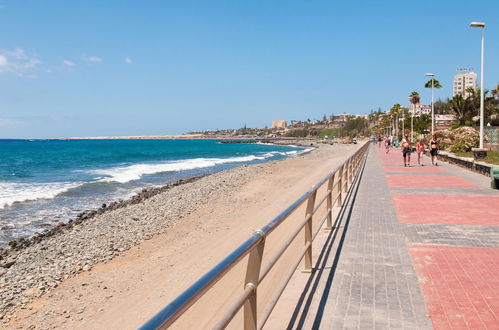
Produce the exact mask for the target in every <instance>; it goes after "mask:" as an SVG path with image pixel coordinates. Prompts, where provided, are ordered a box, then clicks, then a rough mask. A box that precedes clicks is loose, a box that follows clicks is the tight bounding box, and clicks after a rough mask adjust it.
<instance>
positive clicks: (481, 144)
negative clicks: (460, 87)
mask: <svg viewBox="0 0 499 330" xmlns="http://www.w3.org/2000/svg"><path fill="white" fill-rule="evenodd" d="M470 27H480V28H482V63H481V66H480V149H483V122H484V118H483V98H484V92H483V61H484V36H485V23H483V22H471V23H470Z"/></svg>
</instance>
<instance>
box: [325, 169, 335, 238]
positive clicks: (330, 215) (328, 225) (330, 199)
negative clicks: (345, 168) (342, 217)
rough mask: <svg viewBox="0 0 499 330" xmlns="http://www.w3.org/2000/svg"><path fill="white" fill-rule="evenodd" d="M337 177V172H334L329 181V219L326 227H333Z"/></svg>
mask: <svg viewBox="0 0 499 330" xmlns="http://www.w3.org/2000/svg"><path fill="white" fill-rule="evenodd" d="M335 177H336V173H334V174H333V175H332V176H331V177H330V178H329V181H328V183H327V220H326V229H327V230H331V229H333V185H334V178H335Z"/></svg>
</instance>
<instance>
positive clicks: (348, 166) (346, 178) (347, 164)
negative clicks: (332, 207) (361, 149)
mask: <svg viewBox="0 0 499 330" xmlns="http://www.w3.org/2000/svg"><path fill="white" fill-rule="evenodd" d="M345 165H346V172H345V173H344V175H345V181H346V182H345V183H344V187H343V192H347V191H348V174H349V173H348V172H349V171H350V158H349V159H348V160H347V163H346V164H345Z"/></svg>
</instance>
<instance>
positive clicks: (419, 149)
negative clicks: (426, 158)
mask: <svg viewBox="0 0 499 330" xmlns="http://www.w3.org/2000/svg"><path fill="white" fill-rule="evenodd" d="M424 147H425V144H424V142H423V139H419V141H418V143H416V152H417V153H418V164H419V165H421V166H424V164H423V154H424Z"/></svg>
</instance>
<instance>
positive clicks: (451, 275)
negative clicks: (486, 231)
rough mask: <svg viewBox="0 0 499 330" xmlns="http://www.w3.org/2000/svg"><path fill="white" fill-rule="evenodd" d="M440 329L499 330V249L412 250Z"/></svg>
mask: <svg viewBox="0 0 499 330" xmlns="http://www.w3.org/2000/svg"><path fill="white" fill-rule="evenodd" d="M409 252H410V254H411V257H412V260H413V262H414V264H415V267H416V271H417V273H418V275H419V278H420V284H421V288H422V289H423V294H424V295H425V296H426V307H427V308H428V312H429V314H430V318H431V320H432V323H433V326H434V327H435V328H436V329H499V276H498V274H499V249H495V248H473V247H457V246H438V245H414V246H410V247H409Z"/></svg>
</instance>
